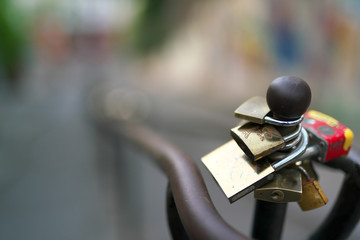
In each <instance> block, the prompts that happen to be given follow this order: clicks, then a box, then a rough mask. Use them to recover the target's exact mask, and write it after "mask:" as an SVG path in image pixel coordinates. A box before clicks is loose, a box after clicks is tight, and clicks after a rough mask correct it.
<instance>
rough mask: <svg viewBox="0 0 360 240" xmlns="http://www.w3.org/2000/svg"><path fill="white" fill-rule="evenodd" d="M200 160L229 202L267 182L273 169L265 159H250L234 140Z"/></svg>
mask: <svg viewBox="0 0 360 240" xmlns="http://www.w3.org/2000/svg"><path fill="white" fill-rule="evenodd" d="M201 160H202V162H203V163H204V165H205V166H206V167H207V169H208V170H209V171H210V173H211V174H212V176H213V177H214V178H215V180H216V181H217V183H218V184H219V186H220V188H221V189H222V190H223V192H224V193H225V195H226V197H227V198H228V199H229V201H230V202H234V201H236V200H237V199H239V198H241V197H242V196H244V195H246V194H247V193H249V192H251V191H252V190H254V189H255V188H256V187H259V186H261V185H263V184H265V183H266V182H268V181H269V180H270V179H271V178H272V176H273V175H272V173H274V171H275V170H274V168H273V167H272V166H271V165H270V164H269V162H268V161H266V160H264V161H261V162H255V161H252V160H250V159H249V158H248V157H247V156H246V155H245V154H244V152H243V151H242V150H241V149H240V148H239V146H238V145H237V143H236V142H235V141H234V140H231V141H229V142H227V143H225V144H224V145H222V146H220V147H219V148H217V149H215V150H214V151H212V152H210V153H209V154H207V155H206V156H204V157H202V159H201Z"/></svg>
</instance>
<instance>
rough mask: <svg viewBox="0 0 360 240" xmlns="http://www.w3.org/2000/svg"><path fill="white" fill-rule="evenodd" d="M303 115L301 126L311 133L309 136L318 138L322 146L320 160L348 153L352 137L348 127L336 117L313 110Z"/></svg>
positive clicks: (325, 160)
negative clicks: (323, 152)
mask: <svg viewBox="0 0 360 240" xmlns="http://www.w3.org/2000/svg"><path fill="white" fill-rule="evenodd" d="M304 117H305V118H304V121H303V123H302V126H303V127H305V128H306V129H307V130H308V131H309V132H310V133H312V134H311V135H310V137H315V138H316V139H317V140H320V143H321V145H322V146H323V147H324V151H325V154H323V156H322V157H321V159H319V160H320V161H321V162H327V161H330V160H332V159H335V158H338V157H341V156H346V155H347V154H348V153H349V151H350V148H351V144H352V141H353V138H354V134H353V132H352V131H351V130H350V129H349V128H347V127H346V126H344V125H343V124H341V123H340V122H339V121H337V120H336V119H334V118H332V117H330V116H328V115H326V114H324V113H321V112H318V111H314V110H311V111H308V112H307V113H305V115H304Z"/></svg>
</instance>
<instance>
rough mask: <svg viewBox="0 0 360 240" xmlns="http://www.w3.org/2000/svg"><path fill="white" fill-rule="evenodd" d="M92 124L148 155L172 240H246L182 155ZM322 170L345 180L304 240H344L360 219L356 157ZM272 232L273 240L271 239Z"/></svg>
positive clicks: (125, 127)
mask: <svg viewBox="0 0 360 240" xmlns="http://www.w3.org/2000/svg"><path fill="white" fill-rule="evenodd" d="M97 123H98V124H100V125H101V127H106V128H110V129H108V130H110V131H112V132H113V133H115V134H119V135H120V136H124V137H126V138H127V139H129V140H130V141H131V142H133V143H135V145H137V146H138V147H140V148H141V149H143V150H145V151H147V152H148V153H149V154H151V155H152V159H153V160H154V162H155V163H156V164H157V165H158V166H159V167H160V169H162V171H163V172H164V174H165V175H166V176H167V178H168V180H169V186H168V191H167V205H168V221H169V225H170V229H171V233H172V237H173V239H187V237H189V238H190V239H250V238H249V237H247V236H245V235H244V234H242V233H240V232H239V231H237V230H236V229H234V228H233V227H232V226H230V225H229V224H228V223H227V222H226V221H225V220H224V219H223V218H222V217H221V216H220V214H219V213H218V212H217V210H216V208H215V206H214V204H213V203H212V201H211V199H210V196H209V193H208V191H207V188H206V186H205V183H204V180H203V178H202V176H201V174H200V171H199V170H198V168H197V166H196V165H195V163H194V161H193V160H192V159H190V158H189V157H188V156H187V155H186V154H184V153H183V152H182V151H180V150H179V149H177V148H176V147H175V146H173V145H172V144H171V143H169V142H167V141H166V140H164V139H163V138H161V137H160V136H159V135H157V134H156V133H154V132H153V131H151V130H150V129H148V128H146V127H144V126H140V125H129V124H119V122H116V123H115V124H111V123H110V124H109V123H108V122H107V123H104V122H102V123H100V122H97ZM324 165H325V166H329V167H331V168H335V169H340V170H342V171H344V172H345V174H346V176H345V180H344V182H343V185H342V188H341V190H340V193H339V195H338V199H337V201H336V203H335V204H334V207H333V208H332V209H331V211H330V213H329V214H328V216H327V217H326V218H325V220H324V221H323V223H322V224H321V225H320V227H319V228H318V229H317V230H316V231H315V232H314V233H313V234H311V235H310V239H312V240H315V239H346V238H347V237H348V236H349V235H350V234H351V232H352V230H353V229H354V228H355V227H356V224H357V223H358V221H359V219H360V155H359V154H358V153H357V152H356V151H354V150H352V151H351V152H350V154H349V156H348V157H341V158H338V159H334V160H332V161H330V162H329V163H326V164H324ZM170 207H171V209H170ZM278 210H279V209H278V208H277V207H274V208H273V210H271V209H270V210H269V211H268V213H267V217H268V218H269V219H276V217H274V216H277V215H278V213H277V211H278ZM283 210H284V208H283ZM259 214H261V213H259ZM272 217H274V218H272ZM262 218H264V215H262ZM281 221H282V220H281ZM278 225H281V224H278ZM265 227H266V226H263V227H261V226H260V228H256V231H258V232H262V234H261V235H262V236H267V237H270V238H266V239H276V237H275V236H278V235H279V233H276V231H277V230H276V229H270V230H269V228H267V229H266V228H265ZM274 227H275V226H274ZM281 229H282V228H281V226H279V229H278V230H279V231H281ZM253 231H254V229H253ZM274 231H275V233H276V234H271V232H274ZM269 234H270V235H272V236H274V238H271V236H270V235H269ZM253 236H255V235H254V234H253Z"/></svg>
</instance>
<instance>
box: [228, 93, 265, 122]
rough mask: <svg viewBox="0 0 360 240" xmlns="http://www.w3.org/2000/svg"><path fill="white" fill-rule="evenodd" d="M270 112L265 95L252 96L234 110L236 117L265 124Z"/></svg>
mask: <svg viewBox="0 0 360 240" xmlns="http://www.w3.org/2000/svg"><path fill="white" fill-rule="evenodd" d="M269 112H270V109H269V107H268V105H267V102H266V99H265V98H264V97H258V96H255V97H252V98H250V99H249V100H247V101H245V102H244V103H243V104H241V105H240V106H239V107H238V108H237V109H236V110H235V112H234V114H235V117H237V118H241V119H245V120H248V121H250V122H253V123H258V124H263V123H264V118H265V116H266V115H267V114H268V113H269Z"/></svg>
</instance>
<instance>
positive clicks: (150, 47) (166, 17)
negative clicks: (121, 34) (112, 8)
mask: <svg viewBox="0 0 360 240" xmlns="http://www.w3.org/2000/svg"><path fill="white" fill-rule="evenodd" d="M192 3H193V1H190V0H183V1H175V0H138V4H139V9H140V11H139V12H138V14H137V17H136V19H135V23H134V26H133V29H132V30H133V31H132V37H131V44H132V46H133V48H134V49H135V51H136V52H138V53H140V54H148V53H151V52H154V51H156V50H158V49H159V48H161V47H162V46H163V44H164V43H165V42H166V41H167V40H168V39H169V38H170V37H171V35H172V34H173V33H174V32H175V31H176V30H177V29H178V28H179V27H181V25H182V23H184V22H185V21H186V19H187V15H188V14H189V12H190V11H189V10H190V9H191V6H192Z"/></svg>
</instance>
